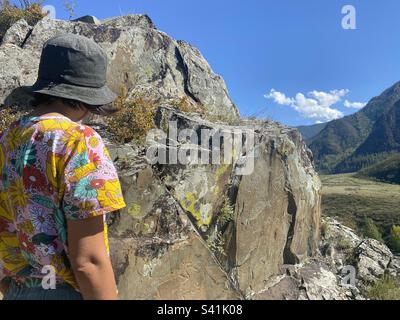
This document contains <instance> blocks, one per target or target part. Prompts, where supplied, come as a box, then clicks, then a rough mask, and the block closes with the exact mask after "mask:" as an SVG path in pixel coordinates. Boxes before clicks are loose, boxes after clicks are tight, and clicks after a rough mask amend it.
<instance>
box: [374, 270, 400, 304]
mask: <svg viewBox="0 0 400 320" xmlns="http://www.w3.org/2000/svg"><path fill="white" fill-rule="evenodd" d="M367 297H368V298H369V299H371V300H400V287H399V284H398V283H397V282H396V280H395V279H394V278H393V277H390V276H388V275H385V276H384V277H383V278H382V279H381V280H379V281H378V282H376V283H375V284H374V285H373V286H372V287H371V288H370V289H369V290H368V291H367Z"/></svg>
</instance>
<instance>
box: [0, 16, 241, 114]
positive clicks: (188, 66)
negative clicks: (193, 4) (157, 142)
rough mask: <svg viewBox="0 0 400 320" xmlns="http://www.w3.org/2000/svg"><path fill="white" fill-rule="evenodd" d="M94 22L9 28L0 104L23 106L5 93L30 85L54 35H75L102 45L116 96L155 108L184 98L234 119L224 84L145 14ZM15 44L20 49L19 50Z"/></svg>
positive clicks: (1, 54)
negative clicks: (146, 101) (138, 99)
mask: <svg viewBox="0 0 400 320" xmlns="http://www.w3.org/2000/svg"><path fill="white" fill-rule="evenodd" d="M82 19H83V18H82ZM84 20H86V18H85V19H84ZM99 23H100V24H96V23H84V22H81V21H63V20H53V19H50V18H48V17H45V18H44V19H42V20H41V21H39V22H38V23H37V24H36V25H35V26H34V27H33V29H32V31H31V32H28V31H27V30H25V29H24V28H22V26H23V25H24V24H23V22H18V23H17V24H16V25H14V26H12V27H11V28H10V29H9V32H8V35H7V39H8V40H7V41H6V43H5V44H4V45H2V46H0V65H1V66H2V69H5V70H4V71H5V72H4V73H3V72H2V74H1V78H2V79H3V81H2V82H4V85H3V84H2V83H0V88H1V90H2V91H0V105H1V104H3V103H4V102H5V101H6V102H7V105H15V104H19V105H24V104H25V105H26V104H27V102H29V100H27V101H25V103H24V100H23V99H18V98H19V94H14V95H11V97H10V96H9V95H10V94H11V93H12V92H13V90H14V89H15V88H16V87H17V86H18V85H21V86H26V85H32V84H33V82H34V81H35V77H36V75H37V70H38V67H39V59H40V53H41V49H42V47H43V44H44V43H45V42H46V41H47V40H48V39H50V38H52V37H54V36H56V35H58V34H61V33H75V34H80V35H83V36H86V37H89V38H92V39H94V40H95V41H96V42H97V43H99V45H100V46H102V47H103V49H104V50H105V52H106V53H107V55H108V58H109V72H108V84H109V86H110V87H111V89H112V90H114V91H115V92H116V93H118V94H121V93H122V92H123V91H125V90H126V91H127V93H128V95H129V96H130V97H133V96H136V97H137V96H139V97H145V98H146V99H149V100H151V101H153V102H154V103H156V104H162V103H164V102H171V101H172V102H173V101H179V100H181V99H183V98H185V99H187V101H188V102H189V103H191V104H196V103H198V104H201V105H203V106H204V108H206V110H207V112H209V114H210V115H216V116H224V117H228V118H232V119H237V118H238V115H239V113H238V110H237V108H236V106H235V105H234V103H233V102H232V100H231V99H230V97H229V95H228V90H227V88H226V85H225V83H224V81H223V80H222V78H221V77H219V76H217V75H216V74H215V73H214V72H213V71H212V69H211V67H210V66H209V64H208V63H207V61H206V60H205V59H204V58H203V57H202V55H201V54H200V52H199V51H198V50H197V49H195V48H193V47H192V46H190V45H189V44H185V45H183V44H182V42H178V41H176V40H174V39H172V38H171V37H170V36H168V35H167V34H165V33H164V32H161V31H159V30H157V29H156V28H155V26H154V24H153V23H152V21H151V20H150V18H149V17H148V16H146V15H129V16H125V17H117V18H113V19H108V20H105V21H102V22H99ZM21 39H22V40H21ZM21 41H23V42H24V46H23V49H21V48H19V45H21ZM10 44H14V45H15V46H14V47H12V46H10ZM22 58H23V59H24V61H23V64H22V68H20V67H18V66H19V65H20V60H21V59H22ZM25 66H29V68H25ZM7 97H8V99H7Z"/></svg>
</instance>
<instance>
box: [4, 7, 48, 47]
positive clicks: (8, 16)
mask: <svg viewBox="0 0 400 320" xmlns="http://www.w3.org/2000/svg"><path fill="white" fill-rule="evenodd" d="M42 8H43V7H42V2H41V1H35V2H32V1H26V0H24V1H20V5H19V6H17V5H11V4H9V3H8V2H5V4H4V5H3V8H1V10H0V40H1V39H3V37H4V35H5V33H6V32H7V30H8V29H9V28H10V27H11V26H12V25H13V24H14V23H16V22H17V21H18V20H21V19H25V21H26V22H27V23H28V24H29V25H31V26H34V25H35V24H36V23H38V22H39V21H40V20H41V19H43V18H44V17H45V16H46V14H45V13H43V11H42Z"/></svg>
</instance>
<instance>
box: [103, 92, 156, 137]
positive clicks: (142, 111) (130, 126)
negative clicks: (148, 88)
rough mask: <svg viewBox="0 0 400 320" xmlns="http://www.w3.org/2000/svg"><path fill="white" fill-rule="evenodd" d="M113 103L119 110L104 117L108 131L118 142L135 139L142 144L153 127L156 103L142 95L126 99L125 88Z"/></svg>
mask: <svg viewBox="0 0 400 320" xmlns="http://www.w3.org/2000/svg"><path fill="white" fill-rule="evenodd" d="M115 104H116V107H117V108H118V109H119V111H118V112H117V113H116V114H115V115H113V116H111V117H107V118H106V123H107V126H108V130H109V132H110V133H111V134H113V136H114V138H115V140H116V141H117V142H119V143H128V142H131V141H135V142H136V143H138V144H143V143H144V142H145V139H146V135H147V133H148V132H149V131H150V130H151V129H153V128H154V127H155V124H154V116H155V111H156V110H155V109H156V108H155V106H156V104H155V103H154V102H153V101H150V100H146V99H145V98H143V97H136V98H132V99H128V98H127V94H126V90H124V91H123V93H122V94H121V96H120V97H119V98H118V99H117V101H116V102H115Z"/></svg>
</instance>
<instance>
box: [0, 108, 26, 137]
mask: <svg viewBox="0 0 400 320" xmlns="http://www.w3.org/2000/svg"><path fill="white" fill-rule="evenodd" d="M25 114H26V112H22V111H19V110H17V109H16V108H4V109H3V107H1V109H0V134H2V133H3V132H4V131H5V130H7V129H8V128H9V127H10V125H11V124H12V123H13V122H15V121H17V120H19V119H20V118H21V117H22V116H23V115H25Z"/></svg>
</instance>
